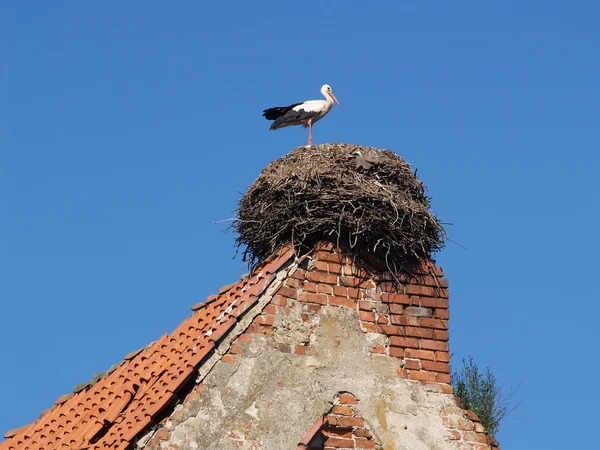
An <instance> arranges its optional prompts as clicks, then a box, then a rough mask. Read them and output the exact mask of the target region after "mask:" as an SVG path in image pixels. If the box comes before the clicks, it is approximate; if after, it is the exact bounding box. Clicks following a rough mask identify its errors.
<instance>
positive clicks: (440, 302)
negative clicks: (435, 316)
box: [436, 298, 450, 309]
mask: <svg viewBox="0 0 600 450" xmlns="http://www.w3.org/2000/svg"><path fill="white" fill-rule="evenodd" d="M436 300H437V304H436V308H441V309H448V307H449V306H450V302H449V301H448V299H447V298H438V299H436Z"/></svg>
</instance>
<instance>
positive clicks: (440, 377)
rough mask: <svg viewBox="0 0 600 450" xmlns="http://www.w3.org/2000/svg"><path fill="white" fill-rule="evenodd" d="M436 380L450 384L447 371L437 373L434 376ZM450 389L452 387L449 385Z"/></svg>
mask: <svg viewBox="0 0 600 450" xmlns="http://www.w3.org/2000/svg"><path fill="white" fill-rule="evenodd" d="M436 381H437V382H438V383H446V384H450V381H451V380H450V374H449V373H438V374H437V377H436ZM450 389H452V386H450Z"/></svg>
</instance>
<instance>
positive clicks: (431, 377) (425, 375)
mask: <svg viewBox="0 0 600 450" xmlns="http://www.w3.org/2000/svg"><path fill="white" fill-rule="evenodd" d="M408 379H409V380H418V381H435V373H432V372H418V371H416V370H411V371H410V372H409V373H408Z"/></svg>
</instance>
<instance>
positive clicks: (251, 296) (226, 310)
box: [0, 247, 295, 450]
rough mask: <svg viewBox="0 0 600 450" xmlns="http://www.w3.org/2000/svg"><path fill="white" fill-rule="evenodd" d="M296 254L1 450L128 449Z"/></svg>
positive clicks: (197, 311) (265, 267) (273, 262)
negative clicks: (62, 449)
mask: <svg viewBox="0 0 600 450" xmlns="http://www.w3.org/2000/svg"><path fill="white" fill-rule="evenodd" d="M294 255H295V253H294V251H293V249H291V248H290V247H285V248H283V249H281V250H280V251H279V252H277V253H275V254H274V256H273V257H272V258H270V259H268V260H267V261H266V262H265V263H263V264H262V265H261V266H259V267H258V268H257V269H256V270H255V271H254V273H253V274H252V275H251V276H247V277H243V278H242V280H240V281H239V282H237V283H235V284H232V285H230V286H227V287H225V288H222V289H220V290H219V293H218V294H216V295H212V296H210V297H209V298H208V299H207V300H206V302H203V303H200V304H198V305H195V306H194V307H193V308H192V309H193V310H194V313H193V314H192V315H191V317H189V318H187V319H186V320H184V322H183V323H182V324H181V325H179V326H178V327H177V328H176V329H175V330H174V331H173V332H172V333H171V334H165V335H164V336H162V337H161V338H160V339H159V340H157V341H156V342H154V343H152V344H150V345H148V346H147V347H145V348H143V349H141V350H139V351H137V352H132V353H130V354H129V355H127V356H126V357H125V359H124V361H123V362H121V363H119V364H116V365H114V366H113V367H111V368H110V369H109V370H108V371H107V372H106V373H105V374H102V375H101V376H95V377H94V378H93V379H92V381H90V382H88V383H83V384H81V385H78V386H76V388H75V389H74V392H73V393H72V394H66V395H63V396H61V397H59V398H58V399H57V400H56V402H55V406H53V407H52V408H50V409H48V410H47V411H45V412H44V413H42V415H41V416H40V418H39V419H38V420H36V421H35V422H33V423H32V424H30V425H27V426H24V427H22V428H19V429H17V430H11V431H9V432H7V433H6V434H5V436H4V437H5V438H6V440H5V441H4V442H2V443H0V450H28V449H31V450H33V449H35V450H42V449H60V448H68V449H73V450H75V449H90V450H95V449H106V448H110V449H117V450H123V449H125V448H127V447H128V446H129V445H130V444H131V443H132V442H133V441H134V440H135V438H136V437H137V436H138V435H139V434H140V433H141V432H142V430H144V428H146V427H147V426H148V425H149V424H151V423H153V422H155V421H156V418H157V417H158V416H159V415H160V413H161V411H163V410H164V409H165V408H166V407H167V406H169V404H171V403H172V402H173V401H175V400H176V399H177V398H178V397H177V393H178V391H179V390H180V389H181V388H182V387H183V386H184V385H185V384H186V382H188V381H190V380H191V379H192V378H193V377H194V375H195V374H196V373H197V371H198V368H199V367H201V366H202V364H203V363H204V362H205V361H206V359H207V358H209V357H210V355H211V354H212V353H214V348H215V343H216V342H218V341H219V340H220V339H221V338H222V337H223V336H224V335H226V334H227V333H228V332H229V331H230V330H231V329H232V328H233V327H234V326H235V325H236V323H237V322H238V318H241V316H242V314H243V313H244V312H246V311H247V310H248V309H249V308H251V307H252V306H254V305H255V304H256V302H257V301H258V298H259V296H260V295H261V294H262V293H263V292H265V291H266V290H267V288H269V286H270V285H271V284H272V283H273V282H274V281H275V280H276V277H277V272H278V271H280V270H282V269H283V268H285V266H286V263H288V262H290V261H291V260H292V258H293V257H294Z"/></svg>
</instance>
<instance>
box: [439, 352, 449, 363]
mask: <svg viewBox="0 0 600 450" xmlns="http://www.w3.org/2000/svg"><path fill="white" fill-rule="evenodd" d="M435 360H436V361H438V362H450V353H448V352H435Z"/></svg>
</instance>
